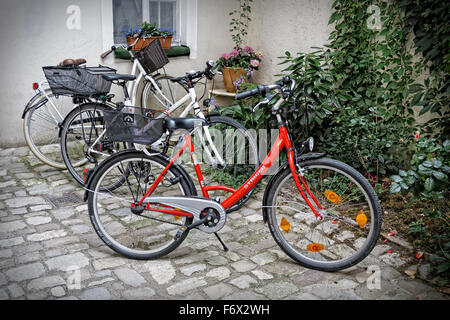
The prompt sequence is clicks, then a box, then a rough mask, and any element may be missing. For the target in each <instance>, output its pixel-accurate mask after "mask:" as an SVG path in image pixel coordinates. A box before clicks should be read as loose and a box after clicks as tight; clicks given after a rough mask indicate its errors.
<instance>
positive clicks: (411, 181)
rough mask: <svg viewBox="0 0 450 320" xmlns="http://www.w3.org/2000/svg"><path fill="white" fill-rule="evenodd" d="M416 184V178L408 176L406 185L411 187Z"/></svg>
mask: <svg viewBox="0 0 450 320" xmlns="http://www.w3.org/2000/svg"><path fill="white" fill-rule="evenodd" d="M414 182H416V178H415V177H414V176H408V177H407V178H406V183H407V184H408V185H410V186H412V185H413V184H414Z"/></svg>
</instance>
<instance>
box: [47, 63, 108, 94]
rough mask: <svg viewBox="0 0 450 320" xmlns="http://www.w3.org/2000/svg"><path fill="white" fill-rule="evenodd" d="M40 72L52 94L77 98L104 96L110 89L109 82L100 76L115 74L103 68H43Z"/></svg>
mask: <svg viewBox="0 0 450 320" xmlns="http://www.w3.org/2000/svg"><path fill="white" fill-rule="evenodd" d="M42 70H43V71H44V74H45V77H46V78H47V81H48V84H49V86H50V88H51V89H52V93H53V94H56V95H67V96H77V97H78V96H83V97H85V96H87V97H89V96H99V95H106V94H107V93H108V92H109V90H110V89H111V81H108V80H105V79H104V78H103V77H102V75H103V74H108V73H115V72H116V70H115V69H112V68H109V67H104V66H98V67H85V68H79V67H43V68H42Z"/></svg>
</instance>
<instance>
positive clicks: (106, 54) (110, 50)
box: [100, 30, 144, 60]
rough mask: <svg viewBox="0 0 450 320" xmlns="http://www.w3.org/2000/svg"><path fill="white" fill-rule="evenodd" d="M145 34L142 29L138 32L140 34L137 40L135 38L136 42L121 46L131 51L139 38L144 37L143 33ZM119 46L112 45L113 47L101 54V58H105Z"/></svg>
mask: <svg viewBox="0 0 450 320" xmlns="http://www.w3.org/2000/svg"><path fill="white" fill-rule="evenodd" d="M143 34H144V31H142V30H141V32H140V33H139V34H138V36H137V37H136V40H134V42H133V43H132V44H130V45H128V46H126V45H120V48H124V49H126V50H127V51H131V49H133V47H134V46H135V45H136V44H137V42H138V41H139V39H140V38H141V37H142V35H143ZM116 49H117V47H116V46H112V47H111V49H109V50H108V51H106V52H103V53H102V54H101V55H100V58H102V60H103V59H105V58H106V57H107V56H108V55H110V54H111V53H112V52H113V51H116Z"/></svg>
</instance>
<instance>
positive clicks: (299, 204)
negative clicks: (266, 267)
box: [264, 158, 382, 271]
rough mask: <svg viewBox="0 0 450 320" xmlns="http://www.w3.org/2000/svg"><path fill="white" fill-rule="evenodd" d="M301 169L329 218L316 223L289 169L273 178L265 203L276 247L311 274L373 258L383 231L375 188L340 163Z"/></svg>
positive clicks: (310, 164)
mask: <svg viewBox="0 0 450 320" xmlns="http://www.w3.org/2000/svg"><path fill="white" fill-rule="evenodd" d="M300 167H301V168H303V169H304V170H305V171H304V172H303V173H304V178H305V180H306V182H307V185H308V187H309V190H310V191H311V193H312V194H313V195H314V197H315V198H316V200H317V201H318V203H319V204H320V205H321V206H322V207H323V209H322V210H320V211H319V212H320V213H322V214H323V215H324V218H323V220H317V219H316V217H315V215H314V213H313V211H312V210H311V208H310V207H309V205H308V204H307V203H306V202H305V200H304V199H303V197H302V196H301V194H300V192H299V191H298V189H297V186H296V184H295V182H294V179H293V177H292V173H291V171H290V169H289V167H287V168H286V169H285V170H283V171H281V172H280V173H279V174H278V175H277V176H276V177H275V178H274V179H275V180H273V183H271V185H270V187H269V189H268V190H267V193H266V196H265V202H264V208H265V210H266V212H267V218H268V224H269V228H270V231H271V233H272V235H273V237H274V239H275V241H276V242H277V243H278V245H279V246H280V247H281V248H282V249H283V250H284V251H285V252H286V254H287V255H289V256H290V257H291V258H292V259H294V260H296V261H297V262H298V263H300V264H301V265H303V266H305V267H308V268H312V269H317V270H321V271H337V270H341V269H345V268H349V267H351V266H353V265H355V264H357V263H358V262H360V261H361V260H363V259H364V258H365V257H366V256H367V255H368V254H369V253H370V252H371V250H372V249H373V247H374V246H375V244H376V242H377V239H378V237H379V235H380V230H381V223H382V215H381V206H380V203H379V201H378V198H377V196H376V194H375V192H374V190H373V188H372V186H371V185H370V184H369V183H368V182H367V180H366V179H365V178H364V177H363V176H362V175H361V174H360V173H359V172H357V171H356V170H355V169H353V168H351V167H350V166H348V165H346V164H344V163H342V162H339V161H336V160H332V159H326V158H322V159H316V160H308V161H304V162H301V163H300ZM309 199H310V201H311V202H312V203H313V204H314V202H313V199H312V198H311V197H309Z"/></svg>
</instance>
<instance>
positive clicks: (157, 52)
mask: <svg viewBox="0 0 450 320" xmlns="http://www.w3.org/2000/svg"><path fill="white" fill-rule="evenodd" d="M139 61H140V62H141V64H142V66H143V67H144V69H145V71H147V73H153V72H155V71H156V70H158V69H161V68H162V67H164V66H165V65H166V64H168V63H169V58H167V55H166V53H165V52H164V50H163V48H162V46H161V42H160V41H159V39H155V40H153V41H152V42H150V44H149V45H148V46H146V47H145V48H144V49H142V50H141V51H139Z"/></svg>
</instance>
